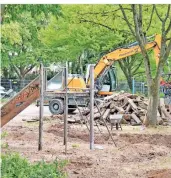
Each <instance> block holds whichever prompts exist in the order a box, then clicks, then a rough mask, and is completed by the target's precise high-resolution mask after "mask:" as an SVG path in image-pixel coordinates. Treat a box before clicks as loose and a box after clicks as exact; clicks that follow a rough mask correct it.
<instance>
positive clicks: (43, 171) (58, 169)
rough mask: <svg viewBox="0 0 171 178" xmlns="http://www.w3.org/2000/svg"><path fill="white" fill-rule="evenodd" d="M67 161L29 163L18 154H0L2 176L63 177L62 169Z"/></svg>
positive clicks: (27, 177)
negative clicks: (0, 157) (0, 158)
mask: <svg viewBox="0 0 171 178" xmlns="http://www.w3.org/2000/svg"><path fill="white" fill-rule="evenodd" d="M66 164H67V161H66V160H64V161H57V160H55V161H53V162H52V163H46V162H44V161H41V162H37V163H35V164H31V163H29V162H28V160H27V159H25V158H22V157H21V156H20V155H19V154H8V155H2V164H1V176H2V178H65V177H66V176H67V175H66V173H65V172H64V171H63V168H64V166H65V165H66Z"/></svg>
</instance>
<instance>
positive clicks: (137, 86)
mask: <svg viewBox="0 0 171 178" xmlns="http://www.w3.org/2000/svg"><path fill="white" fill-rule="evenodd" d="M31 81H32V80H24V81H23V85H21V81H20V80H19V79H1V86H3V87H4V88H5V89H6V90H9V89H12V90H13V91H15V92H19V91H20V90H21V89H22V88H23V87H24V86H26V85H28V84H29V83H30V82H31ZM116 90H117V91H121V90H124V91H125V92H130V93H132V92H133V91H131V90H130V88H129V86H128V83H127V81H121V82H118V87H117V89H116ZM134 93H137V94H138V93H139V94H144V95H147V84H146V83H144V82H139V81H134Z"/></svg>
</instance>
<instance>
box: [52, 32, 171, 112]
mask: <svg viewBox="0 0 171 178" xmlns="http://www.w3.org/2000/svg"><path fill="white" fill-rule="evenodd" d="M153 37H154V40H153V41H149V39H150V38H147V43H146V46H145V48H146V49H147V50H150V49H153V51H154V57H155V61H156V65H158V63H159V56H160V49H161V36H160V35H159V34H156V35H154V36H153ZM137 53H141V48H140V46H139V44H138V42H134V43H132V44H130V45H127V46H126V47H120V48H117V49H115V50H113V51H112V52H110V53H108V54H106V55H104V56H103V57H102V58H101V59H100V60H99V61H98V62H97V64H96V65H95V67H94V79H95V88H96V89H97V91H98V92H97V94H96V96H98V97H103V96H106V95H111V94H113V92H114V91H115V90H116V85H117V77H116V74H115V70H114V68H113V63H114V62H115V61H118V60H122V59H124V58H126V57H128V56H132V55H135V54H137ZM89 71H90V70H89V66H88V67H87V73H86V78H85V80H84V79H83V77H81V76H80V77H78V76H77V77H75V78H74V77H73V78H72V77H69V78H68V88H69V89H70V90H72V88H86V87H89V85H90V80H89V76H90V75H89ZM161 84H163V85H162V86H163V88H164V89H167V90H165V91H167V93H168V91H170V90H169V89H168V87H169V88H171V85H170V84H169V82H166V81H164V80H163V78H161ZM165 94H166V93H165ZM62 100H63V99H61V98H56V101H54V100H52V101H49V109H50V111H51V112H52V111H53V112H52V113H53V114H55V113H57V114H61V113H63V110H60V112H59V110H58V109H55V108H58V107H57V105H58V104H57V103H59V101H62ZM78 100H79V99H78ZM80 101H82V99H80ZM80 101H78V104H79V105H80V106H81V105H82V104H81V103H80ZM54 103H56V104H54ZM83 103H84V102H83ZM84 104H86V103H84ZM74 105H75V104H74V102H73V100H72V99H70V100H69V107H71V108H74ZM54 106H55V107H54ZM60 108H61V107H60Z"/></svg>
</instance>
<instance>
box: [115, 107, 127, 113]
mask: <svg viewBox="0 0 171 178" xmlns="http://www.w3.org/2000/svg"><path fill="white" fill-rule="evenodd" d="M114 107H115V109H116V110H117V111H119V112H122V113H124V112H125V110H124V109H123V108H122V107H118V106H114Z"/></svg>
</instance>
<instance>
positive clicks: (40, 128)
mask: <svg viewBox="0 0 171 178" xmlns="http://www.w3.org/2000/svg"><path fill="white" fill-rule="evenodd" d="M39 87H40V110H39V144H38V150H42V137H43V109H44V108H43V106H44V71H43V63H41V64H40V85H39Z"/></svg>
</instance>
